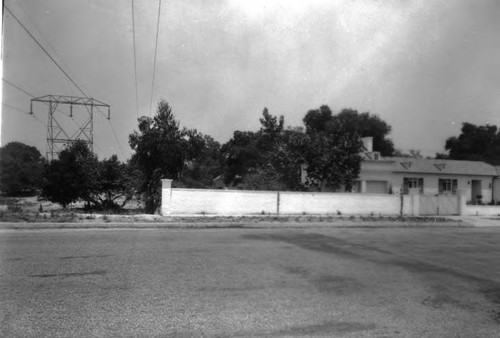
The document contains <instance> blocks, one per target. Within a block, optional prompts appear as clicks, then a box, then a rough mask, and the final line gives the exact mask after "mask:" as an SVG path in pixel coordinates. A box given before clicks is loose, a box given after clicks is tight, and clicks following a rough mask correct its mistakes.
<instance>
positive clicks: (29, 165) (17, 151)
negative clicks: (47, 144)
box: [0, 142, 44, 196]
mask: <svg viewBox="0 0 500 338" xmlns="http://www.w3.org/2000/svg"><path fill="white" fill-rule="evenodd" d="M43 163H44V160H43V158H42V155H41V154H40V152H39V151H38V149H37V148H35V147H33V146H28V145H26V144H24V143H21V142H11V143H8V144H6V145H5V146H4V147H2V148H0V190H1V191H2V192H4V193H6V194H7V195H10V196H18V195H21V194H25V193H33V192H35V191H36V190H37V189H38V188H39V187H40V184H41V178H42V172H43Z"/></svg>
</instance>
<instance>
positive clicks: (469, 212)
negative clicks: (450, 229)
mask: <svg viewBox="0 0 500 338" xmlns="http://www.w3.org/2000/svg"><path fill="white" fill-rule="evenodd" d="M464 214H465V215H466V216H500V205H467V206H466V207H465V213H464Z"/></svg>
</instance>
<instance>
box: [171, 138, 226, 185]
mask: <svg viewBox="0 0 500 338" xmlns="http://www.w3.org/2000/svg"><path fill="white" fill-rule="evenodd" d="M199 136H201V137H202V139H203V144H202V147H201V149H199V151H198V152H197V155H196V156H195V158H194V159H193V160H192V161H190V162H189V163H188V164H187V166H186V168H185V169H184V171H183V174H182V177H181V184H183V185H185V186H186V187H192V188H208V187H211V186H212V181H213V179H214V178H215V177H217V176H219V175H220V174H221V173H222V168H221V156H220V147H221V146H220V144H219V142H217V141H215V140H214V139H213V138H212V137H211V136H208V135H201V134H199Z"/></svg>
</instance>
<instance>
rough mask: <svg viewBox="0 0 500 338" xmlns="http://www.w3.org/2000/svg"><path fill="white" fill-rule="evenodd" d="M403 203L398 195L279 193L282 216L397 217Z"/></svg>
mask: <svg viewBox="0 0 500 338" xmlns="http://www.w3.org/2000/svg"><path fill="white" fill-rule="evenodd" d="M400 210H401V201H400V198H399V196H396V195H378V194H351V193H311V192H282V193H280V213H281V214H303V213H306V214H337V213H338V212H339V213H340V214H342V215H370V214H372V213H373V214H374V215H379V214H382V215H398V214H399V213H400Z"/></svg>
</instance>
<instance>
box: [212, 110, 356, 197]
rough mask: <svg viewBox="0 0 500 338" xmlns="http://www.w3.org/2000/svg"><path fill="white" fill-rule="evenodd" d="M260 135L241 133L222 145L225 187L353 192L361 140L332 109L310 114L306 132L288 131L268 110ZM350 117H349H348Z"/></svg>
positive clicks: (300, 130)
mask: <svg viewBox="0 0 500 338" xmlns="http://www.w3.org/2000/svg"><path fill="white" fill-rule="evenodd" d="M262 115H263V116H262V118H260V123H261V129H260V130H259V131H258V132H242V131H236V132H235V133H234V136H233V138H232V139H231V140H229V141H228V142H227V143H226V144H224V145H223V146H222V153H223V156H224V157H223V158H224V175H225V179H226V183H228V184H232V185H235V186H240V187H244V188H248V189H259V190H268V189H273V190H303V189H305V187H304V185H303V184H302V183H301V175H302V167H303V166H304V165H306V166H307V174H308V178H309V181H308V183H309V185H316V186H318V187H319V188H320V189H323V188H326V187H328V188H330V189H338V188H340V187H341V186H344V187H346V188H348V189H350V187H351V186H352V184H353V180H354V179H355V178H356V177H357V175H358V174H359V168H360V161H361V158H360V156H359V155H358V154H359V152H360V150H361V145H362V143H361V141H360V138H359V135H358V133H357V130H358V129H356V128H354V127H353V126H352V123H351V124H346V123H343V122H342V121H343V120H342V118H343V117H342V116H344V115H346V114H344V115H342V116H341V118H338V117H337V116H335V117H334V116H333V115H332V112H331V110H330V108H329V107H328V106H321V107H320V108H319V109H317V110H310V111H309V112H308V113H307V114H306V116H305V117H304V124H305V126H306V130H305V132H304V130H303V129H302V128H297V127H296V128H287V129H285V128H284V119H283V117H282V116H280V117H279V118H278V117H276V116H273V115H271V114H270V113H269V111H268V110H267V109H266V108H265V109H264V111H263V113H262ZM349 116H350V115H349Z"/></svg>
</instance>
